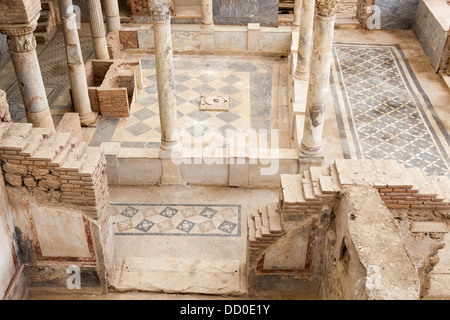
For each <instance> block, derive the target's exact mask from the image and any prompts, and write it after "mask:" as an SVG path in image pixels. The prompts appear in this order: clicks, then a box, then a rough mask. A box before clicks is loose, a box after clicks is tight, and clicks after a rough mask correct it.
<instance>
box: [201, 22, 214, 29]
mask: <svg viewBox="0 0 450 320" xmlns="http://www.w3.org/2000/svg"><path fill="white" fill-rule="evenodd" d="M214 26H215V25H214V23H210V24H203V23H202V24H201V25H200V28H201V29H214Z"/></svg>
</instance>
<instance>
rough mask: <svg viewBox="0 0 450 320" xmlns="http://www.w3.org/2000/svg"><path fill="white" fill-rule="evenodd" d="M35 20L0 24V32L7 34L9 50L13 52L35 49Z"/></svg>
mask: <svg viewBox="0 0 450 320" xmlns="http://www.w3.org/2000/svg"><path fill="white" fill-rule="evenodd" d="M36 27H37V20H35V21H32V22H31V23H29V24H12V25H0V32H1V33H3V34H5V35H6V36H7V41H8V47H9V51H10V52H13V53H22V52H30V51H32V50H34V49H36V39H35V37H34V35H33V31H34V30H36Z"/></svg>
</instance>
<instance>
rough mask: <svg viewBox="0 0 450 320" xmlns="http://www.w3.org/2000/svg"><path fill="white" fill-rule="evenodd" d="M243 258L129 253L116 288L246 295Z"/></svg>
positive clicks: (116, 278) (113, 284)
mask: <svg viewBox="0 0 450 320" xmlns="http://www.w3.org/2000/svg"><path fill="white" fill-rule="evenodd" d="M241 269H242V268H241V263H240V261H239V260H200V259H179V258H160V259H155V258H145V257H128V258H125V259H123V263H121V269H120V271H119V272H118V273H117V274H118V276H116V277H115V279H113V281H112V286H113V287H114V289H115V290H116V291H147V292H165V293H200V294H217V295H242V294H244V293H245V289H244V287H243V285H242V283H241V281H242V279H241V274H242V271H241Z"/></svg>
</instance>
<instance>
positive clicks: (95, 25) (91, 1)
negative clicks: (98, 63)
mask: <svg viewBox="0 0 450 320" xmlns="http://www.w3.org/2000/svg"><path fill="white" fill-rule="evenodd" d="M86 2H87V5H88V10H89V20H90V26H91V34H92V40H93V42H94V51H95V57H96V58H97V59H101V60H109V53H108V46H107V44H106V35H105V24H104V23H103V13H102V5H101V3H100V0H86Z"/></svg>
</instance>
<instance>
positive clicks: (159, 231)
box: [112, 203, 241, 237]
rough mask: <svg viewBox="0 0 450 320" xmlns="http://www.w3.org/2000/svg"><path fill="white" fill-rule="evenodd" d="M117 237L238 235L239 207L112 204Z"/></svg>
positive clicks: (239, 231)
mask: <svg viewBox="0 0 450 320" xmlns="http://www.w3.org/2000/svg"><path fill="white" fill-rule="evenodd" d="M112 214H113V216H112V217H113V218H112V219H113V224H114V232H115V234H116V235H134V236H135V235H152V236H158V235H160V236H216V237H240V236H241V206H240V205H226V204H208V205H205V204H173V205H172V204H119V203H114V204H112Z"/></svg>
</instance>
